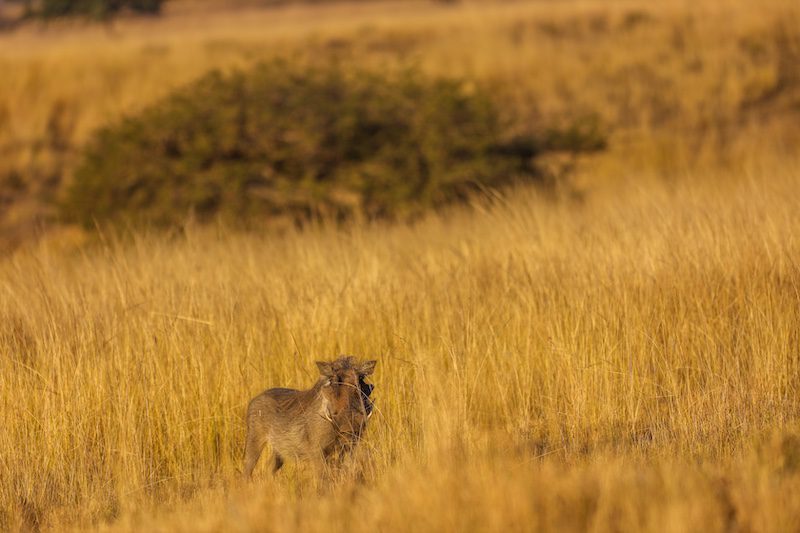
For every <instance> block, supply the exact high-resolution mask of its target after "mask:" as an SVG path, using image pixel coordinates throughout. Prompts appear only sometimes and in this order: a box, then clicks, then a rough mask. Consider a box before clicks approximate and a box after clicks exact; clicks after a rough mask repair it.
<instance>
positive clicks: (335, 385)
mask: <svg viewBox="0 0 800 533" xmlns="http://www.w3.org/2000/svg"><path fill="white" fill-rule="evenodd" d="M376 363H377V361H365V362H359V361H357V360H356V359H355V358H354V357H351V356H342V357H339V358H338V359H336V360H335V361H330V362H319V361H318V362H317V366H318V367H319V371H320V374H321V377H320V379H319V380H318V381H317V383H316V384H315V385H314V386H313V387H312V388H310V389H308V390H295V389H283V388H277V389H268V390H266V391H264V392H262V393H261V394H259V395H258V396H256V397H255V398H253V399H252V400H251V401H250V404H249V405H248V406H247V438H246V442H245V452H244V472H243V473H244V476H245V478H248V479H249V478H250V477H251V476H252V474H253V469H254V468H255V466H256V463H257V462H258V458H259V457H260V456H261V452H262V450H263V449H264V446H265V445H266V444H267V443H269V444H270V446H271V447H272V471H273V473H274V472H277V471H278V470H279V469H280V468H281V466H283V461H284V459H286V458H295V459H298V460H307V461H310V462H312V463H313V464H314V465H315V466H316V468H317V470H318V472H322V471H323V470H324V469H325V467H326V464H328V463H329V461H330V459H331V458H332V457H338V458H341V457H343V456H344V454H345V453H346V452H348V451H350V450H352V448H353V447H354V446H355V445H356V443H357V442H358V440H359V439H360V438H361V433H362V432H363V431H364V428H365V426H366V424H367V419H368V418H369V417H370V416H371V415H372V407H373V406H372V401H371V400H370V398H369V396H370V394H371V393H372V389H373V386H372V385H370V384H368V383H366V382H365V378H366V376H369V375H370V374H372V372H373V371H374V370H375V364H376Z"/></svg>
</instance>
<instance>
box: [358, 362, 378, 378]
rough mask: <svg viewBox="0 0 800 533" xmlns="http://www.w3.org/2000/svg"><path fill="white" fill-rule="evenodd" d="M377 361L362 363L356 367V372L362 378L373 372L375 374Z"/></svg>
mask: <svg viewBox="0 0 800 533" xmlns="http://www.w3.org/2000/svg"><path fill="white" fill-rule="evenodd" d="M377 364H378V362H377V361H364V362H363V363H361V364H360V365H358V366H357V367H356V372H358V373H359V374H361V375H362V376H369V375H370V374H372V373H373V372H375V365H377Z"/></svg>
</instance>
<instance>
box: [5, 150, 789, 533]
mask: <svg viewBox="0 0 800 533" xmlns="http://www.w3.org/2000/svg"><path fill="white" fill-rule="evenodd" d="M797 184H798V173H797V166H794V165H784V166H782V167H775V168H772V169H769V170H767V169H762V172H761V173H759V174H753V175H742V174H727V175H722V176H719V177H718V179H712V178H709V177H706V178H705V179H703V180H699V179H696V177H694V176H689V177H686V178H685V179H680V180H677V181H675V182H673V184H672V185H671V186H670V187H665V186H663V185H658V184H657V183H656V182H649V181H642V182H640V183H639V184H638V185H637V184H633V183H631V184H629V186H627V187H624V188H622V189H620V190H616V191H610V193H609V194H608V195H606V196H607V197H605V196H603V195H597V196H595V197H590V198H589V199H588V200H586V201H585V202H584V203H575V202H573V201H570V200H564V201H556V202H554V201H552V200H547V199H543V198H540V197H538V196H537V195H536V194H535V193H534V192H532V191H530V190H525V189H521V190H517V191H514V192H512V193H509V194H507V195H505V196H503V197H502V199H495V200H494V201H493V202H491V203H487V202H485V201H484V202H479V203H478V204H476V206H475V207H474V208H473V209H456V210H453V211H451V212H449V213H447V214H443V215H441V216H430V217H428V218H426V219H425V220H422V221H420V222H418V223H417V224H415V225H412V226H396V227H385V226H381V225H356V226H353V227H350V228H346V229H339V230H337V229H334V228H327V227H319V228H316V229H315V228H311V229H309V230H307V231H305V232H301V233H296V232H289V233H286V234H283V235H271V234H268V235H263V236H258V235H241V234H235V233H230V232H228V231H226V230H224V229H219V230H209V229H205V230H204V229H198V228H193V227H188V228H186V230H185V232H183V233H181V234H176V235H173V236H172V237H169V236H158V235H146V234H138V235H136V236H133V237H128V238H124V239H121V240H119V239H115V238H112V237H110V236H108V237H106V239H105V241H104V242H103V243H98V244H96V245H94V246H92V247H90V248H87V249H85V251H83V252H80V253H71V254H68V255H64V254H63V253H60V252H56V251H55V249H54V248H51V247H50V245H47V244H43V245H41V246H40V247H39V248H32V249H31V250H30V251H28V252H21V253H18V254H17V255H16V256H15V257H13V258H10V259H7V260H4V261H3V263H2V264H0V291H1V292H0V294H2V297H1V298H0V353H2V354H3V357H2V358H0V376H2V380H0V398H2V403H3V405H5V406H6V408H5V409H3V411H2V415H0V423H1V424H2V427H3V432H2V433H0V469H2V471H0V477H2V479H3V480H4V482H3V483H2V484H0V519H2V526H3V527H4V528H12V529H13V528H16V527H20V526H22V525H25V524H28V525H32V524H35V523H39V524H40V525H42V526H47V527H54V528H59V529H60V528H62V527H64V526H65V525H69V524H72V525H75V526H76V527H79V528H85V527H87V526H89V525H92V524H98V523H104V522H108V523H112V524H116V526H115V527H120V528H122V529H132V530H141V529H143V528H145V529H149V528H151V527H159V528H161V529H164V530H172V529H175V528H179V529H184V530H195V528H197V527H201V528H202V527H205V528H206V529H207V530H217V529H229V528H234V527H240V528H242V529H244V530H249V529H259V530H261V529H274V530H282V529H286V528H289V527H300V528H302V529H303V530H323V529H325V530H329V529H330V528H331V527H334V528H336V529H340V528H341V529H344V528H347V529H354V530H374V529H375V528H378V529H381V528H382V529H384V530H407V529H408V528H409V527H412V528H421V529H425V530H431V531H433V530H442V529H445V530H463V529H474V530H482V529H485V528H495V529H499V528H501V527H502V528H512V529H535V528H538V527H541V528H544V529H553V530H556V529H558V530H563V529H576V530H584V529H587V528H588V529H593V530H597V531H606V530H612V529H625V530H629V529H631V528H638V529H644V530H651V531H662V530H673V531H681V530H686V529H698V528H703V529H708V530H710V531H714V530H719V531H722V530H724V529H725V528H726V527H728V526H729V525H730V524H738V525H739V526H740V527H744V528H748V527H750V528H753V529H755V530H774V531H779V530H782V529H783V528H785V527H786V526H787V524H791V523H794V522H792V520H796V518H797V516H798V512H800V508H798V502H797V500H796V499H793V498H791V494H795V493H796V490H797V488H798V484H800V474H799V473H798V468H800V459H799V458H800V440H798V439H799V437H798V435H800V425H798V418H797V412H798V397H799V396H798V385H800V381H799V376H800V372H799V370H800V369H799V368H798V365H799V364H800V360H798V358H797V354H798V348H800V337H799V336H798V329H797V324H798V321H799V320H800V304H798V292H797V291H798V279H800V277H799V276H800V271H799V270H798V263H797V257H798V251H800V250H798V246H800V242H798V239H797V234H798V229H800V218H799V217H798V214H797V213H798V211H797V210H796V205H797V201H798V193H797V191H798V188H797ZM612 192H613V194H611V193H612ZM339 353H352V354H356V355H358V356H362V357H377V358H378V359H379V361H380V362H379V365H378V370H377V373H376V375H375V380H374V381H375V383H376V386H377V387H376V391H375V394H376V399H377V403H376V405H377V408H378V409H379V411H378V412H377V413H376V415H375V416H374V417H373V419H372V426H371V427H370V429H369V431H368V432H367V435H366V440H365V442H364V443H363V446H362V448H361V454H360V455H359V456H358V458H357V469H356V470H357V472H356V475H355V477H352V478H347V479H345V480H344V481H342V482H341V484H340V485H337V486H334V487H332V488H331V487H329V488H327V489H323V490H322V492H318V491H317V489H315V488H314V487H315V486H316V485H315V484H313V483H312V482H311V480H310V479H309V475H310V473H309V472H307V471H306V470H305V469H303V468H296V467H294V466H292V467H290V468H289V469H288V470H287V471H286V472H285V473H282V474H281V476H280V477H279V479H278V480H275V481H273V480H272V479H270V477H269V475H268V473H267V471H266V469H261V468H259V469H258V470H257V475H256V477H257V481H256V484H255V486H254V487H251V488H248V487H244V486H241V485H240V484H239V481H238V477H239V469H240V468H241V464H240V460H241V453H242V443H243V438H244V426H243V421H242V416H243V412H244V408H245V405H246V403H247V401H248V400H249V399H250V398H251V397H252V396H253V395H255V394H257V393H258V392H260V391H261V390H263V389H264V388H266V387H268V386H274V385H284V386H296V387H304V386H310V385H311V383H312V382H313V381H314V379H315V375H314V365H313V361H314V360H315V359H321V358H325V357H332V356H334V355H336V354H339ZM359 472H360V473H359Z"/></svg>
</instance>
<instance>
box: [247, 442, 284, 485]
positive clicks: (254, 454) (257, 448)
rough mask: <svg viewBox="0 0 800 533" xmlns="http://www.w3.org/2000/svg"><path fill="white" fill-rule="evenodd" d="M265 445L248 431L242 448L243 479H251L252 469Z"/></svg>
mask: <svg viewBox="0 0 800 533" xmlns="http://www.w3.org/2000/svg"><path fill="white" fill-rule="evenodd" d="M265 445H266V442H265V441H264V440H263V439H259V438H258V437H257V436H256V435H255V434H254V433H253V432H250V431H248V434H247V439H246V442H245V446H244V471H243V472H242V475H243V476H244V478H245V479H250V478H251V477H253V469H254V468H255V467H256V463H258V458H259V457H261V452H262V451H263V450H264V446H265ZM276 470H277V469H276Z"/></svg>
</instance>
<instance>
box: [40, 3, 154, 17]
mask: <svg viewBox="0 0 800 533" xmlns="http://www.w3.org/2000/svg"><path fill="white" fill-rule="evenodd" d="M164 1H165V0H42V2H41V4H40V6H39V8H38V10H35V11H34V13H35V14H37V15H39V16H41V17H44V18H55V17H64V16H69V15H82V16H88V17H92V18H98V19H102V18H108V17H111V16H113V15H115V14H116V13H118V12H119V11H122V10H124V9H129V10H131V11H134V12H137V13H149V14H156V13H158V12H160V11H161V5H162V4H163V3H164Z"/></svg>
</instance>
